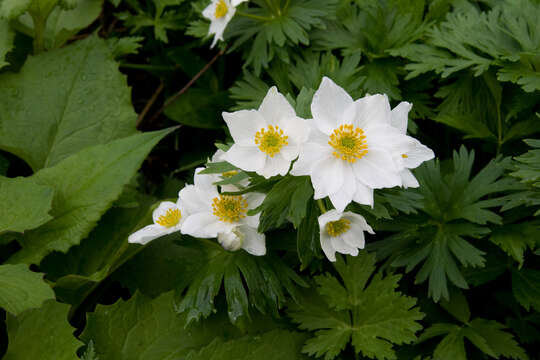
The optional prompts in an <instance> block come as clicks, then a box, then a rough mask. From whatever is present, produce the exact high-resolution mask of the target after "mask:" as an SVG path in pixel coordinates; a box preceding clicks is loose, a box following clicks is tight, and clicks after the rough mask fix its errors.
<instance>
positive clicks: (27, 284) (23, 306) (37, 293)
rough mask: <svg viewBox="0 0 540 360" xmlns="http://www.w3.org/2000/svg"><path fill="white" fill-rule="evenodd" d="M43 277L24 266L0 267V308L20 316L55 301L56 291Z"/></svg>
mask: <svg viewBox="0 0 540 360" xmlns="http://www.w3.org/2000/svg"><path fill="white" fill-rule="evenodd" d="M43 275H44V274H42V273H35V272H33V271H30V270H29V269H28V266H26V265H24V264H19V265H7V264H6V265H0V308H4V309H5V310H6V311H7V312H8V313H11V314H13V315H19V314H20V313H22V312H23V311H25V310H28V309H33V308H38V307H40V306H41V304H42V303H43V302H44V301H46V300H49V299H54V298H55V296H54V291H53V290H52V289H51V287H50V286H49V285H47V283H45V281H43Z"/></svg>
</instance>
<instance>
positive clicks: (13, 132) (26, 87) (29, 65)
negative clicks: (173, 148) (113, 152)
mask: <svg viewBox="0 0 540 360" xmlns="http://www.w3.org/2000/svg"><path fill="white" fill-rule="evenodd" d="M51 89H55V90H54V91H51ZM135 119H136V116H135V113H134V112H133V108H132V106H131V99H130V91H129V88H128V87H127V83H126V79H125V77H124V76H123V75H122V74H120V72H119V71H118V65H117V64H116V63H115V62H114V60H113V57H112V54H111V52H110V50H109V48H108V47H107V45H106V43H105V42H104V40H101V39H98V38H97V37H94V36H90V37H89V38H87V39H85V40H82V41H77V42H75V43H74V44H71V45H69V46H66V47H64V48H62V49H59V50H54V51H49V52H47V53H43V54H40V55H38V56H34V57H31V58H29V59H28V61H27V62H26V64H25V65H24V66H23V68H22V69H21V71H20V72H19V73H17V74H9V73H8V74H2V75H0V149H2V150H6V151H8V152H11V153H13V154H15V155H17V156H19V157H20V158H22V159H23V160H25V161H26V162H27V163H28V164H29V165H30V166H31V167H32V169H33V170H34V171H37V170H39V169H41V168H43V167H50V166H53V165H55V164H57V163H58V162H60V161H61V160H62V159H65V158H67V157H68V156H69V155H72V154H75V153H77V152H78V151H80V150H82V149H83V148H85V147H88V146H92V145H96V144H104V143H108V142H110V141H112V140H114V139H118V138H121V137H125V136H128V135H131V134H133V133H135Z"/></svg>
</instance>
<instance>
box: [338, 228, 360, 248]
mask: <svg viewBox="0 0 540 360" xmlns="http://www.w3.org/2000/svg"><path fill="white" fill-rule="evenodd" d="M341 238H342V239H343V241H344V242H345V244H347V245H349V246H350V247H354V248H357V249H363V248H364V246H365V242H366V241H365V238H364V231H363V230H361V229H358V228H354V227H353V226H352V225H351V228H350V229H349V230H348V231H347V232H346V233H344V234H342V235H341Z"/></svg>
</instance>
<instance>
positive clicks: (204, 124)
mask: <svg viewBox="0 0 540 360" xmlns="http://www.w3.org/2000/svg"><path fill="white" fill-rule="evenodd" d="M230 105H231V102H230V100H229V99H228V97H227V93H226V92H225V91H221V92H216V93H214V92H212V91H211V90H210V89H199V88H194V89H193V88H191V89H189V90H188V91H186V92H185V93H184V94H183V95H181V96H180V97H179V98H178V99H176V100H175V101H174V102H172V103H171V105H169V106H167V107H166V108H165V115H167V117H169V118H170V119H172V120H174V121H176V122H178V123H180V124H182V125H187V126H192V127H196V128H203V129H219V128H221V127H223V126H225V122H224V121H223V119H222V118H221V112H222V111H223V109H227V108H229V107H230Z"/></svg>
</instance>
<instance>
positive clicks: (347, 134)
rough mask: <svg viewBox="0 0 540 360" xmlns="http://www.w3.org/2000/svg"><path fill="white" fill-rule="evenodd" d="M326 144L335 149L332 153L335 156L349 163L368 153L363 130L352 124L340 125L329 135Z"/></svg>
mask: <svg viewBox="0 0 540 360" xmlns="http://www.w3.org/2000/svg"><path fill="white" fill-rule="evenodd" d="M328 144H329V145H331V146H332V147H333V148H334V150H336V151H334V152H333V153H332V154H333V155H334V156H335V157H337V158H338V159H342V160H346V161H348V162H350V163H354V162H356V160H358V159H360V158H362V156H364V155H366V154H367V153H368V149H367V147H368V146H367V144H366V136H365V135H364V130H362V129H360V128H357V127H354V126H353V125H340V127H338V128H337V129H335V130H334V132H333V133H332V135H330V141H328Z"/></svg>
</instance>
